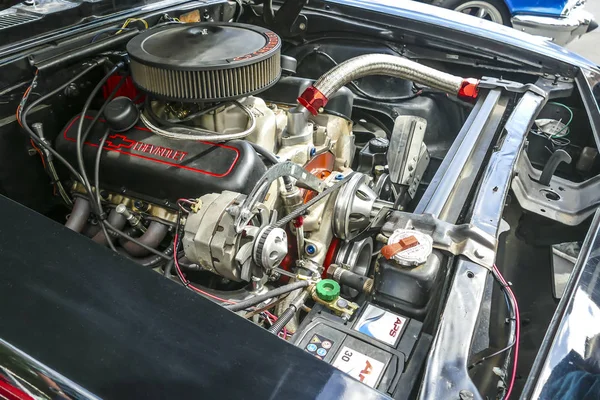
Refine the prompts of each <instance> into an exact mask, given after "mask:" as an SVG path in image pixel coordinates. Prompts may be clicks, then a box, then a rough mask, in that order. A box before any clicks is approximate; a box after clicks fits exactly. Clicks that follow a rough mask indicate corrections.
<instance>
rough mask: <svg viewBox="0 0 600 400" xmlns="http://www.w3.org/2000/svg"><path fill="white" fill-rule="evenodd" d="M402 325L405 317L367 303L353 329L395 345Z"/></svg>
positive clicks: (402, 327)
mask: <svg viewBox="0 0 600 400" xmlns="http://www.w3.org/2000/svg"><path fill="white" fill-rule="evenodd" d="M404 325H406V318H404V317H401V316H400V315H396V314H394V313H391V312H389V311H386V310H382V309H381V308H379V307H376V306H374V305H372V304H369V305H367V308H366V310H365V312H363V314H362V315H361V317H360V319H359V320H358V321H357V322H356V324H355V325H354V330H355V331H359V332H361V333H364V334H365V335H368V336H371V337H372V338H374V339H377V340H379V341H382V342H384V343H387V344H389V345H390V346H395V345H396V343H397V342H398V339H399V338H400V335H401V333H402V330H403V329H404Z"/></svg>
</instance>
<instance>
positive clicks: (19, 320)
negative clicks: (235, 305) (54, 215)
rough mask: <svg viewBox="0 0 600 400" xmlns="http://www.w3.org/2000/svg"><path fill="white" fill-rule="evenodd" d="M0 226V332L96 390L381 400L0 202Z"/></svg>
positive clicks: (150, 275) (175, 288)
mask: <svg viewBox="0 0 600 400" xmlns="http://www.w3.org/2000/svg"><path fill="white" fill-rule="evenodd" d="M0 221H2V224H0V304H2V307H0V321H1V322H0V338H1V339H3V340H5V341H6V342H8V343H10V344H11V345H13V346H15V347H17V348H18V349H20V350H22V351H24V352H26V353H27V354H29V355H30V356H32V357H34V358H35V359H37V360H39V361H40V362H42V363H43V364H45V365H47V366H49V367H51V368H53V369H54V370H56V371H58V372H59V373H61V374H63V375H65V376H68V377H69V378H70V379H71V380H72V381H73V382H77V383H78V384H79V385H81V386H82V387H84V388H86V389H87V390H88V391H89V392H91V393H93V394H95V395H97V396H99V397H104V398H110V399H131V398H143V399H155V398H176V399H182V398H206V399H217V398H218V399H242V398H245V399H271V398H273V399H274V398H277V399H307V398H308V399H312V398H315V399H336V398H344V397H345V396H347V395H349V394H350V393H351V394H352V395H353V396H356V398H360V399H385V398H387V397H385V396H384V395H382V394H380V393H379V392H376V391H375V390H373V389H371V388H369V387H367V386H365V385H363V384H362V383H360V382H358V381H355V380H353V379H351V378H349V377H348V376H347V375H345V374H343V373H341V372H339V371H338V370H336V369H334V368H333V367H331V366H330V365H328V364H326V363H324V362H322V361H319V360H317V359H315V358H314V357H312V356H310V355H309V354H308V353H305V352H303V351H302V350H301V349H298V348H296V347H294V346H293V345H291V344H289V343H287V342H285V341H283V340H281V339H279V338H277V337H276V336H274V335H272V334H270V333H268V332H267V331H265V330H263V329H261V328H260V327H258V326H256V325H254V324H252V323H251V322H249V321H247V320H245V319H243V318H241V317H238V316H236V315H234V314H233V313H231V312H229V311H227V310H225V309H223V308H221V307H220V306H219V305H217V304H214V303H212V302H211V301H209V300H207V299H205V298H202V297H200V296H198V295H195V294H194V293H192V292H190V291H188V290H186V289H185V288H183V287H182V286H181V285H178V284H177V283H174V282H171V281H168V280H167V279H165V278H164V277H162V276H160V275H159V274H156V273H155V272H153V271H150V270H144V269H143V268H141V267H140V266H139V265H136V264H135V263H133V262H130V261H128V260H126V259H124V258H121V257H119V256H118V255H115V254H112V253H111V252H110V251H109V250H108V249H105V248H102V247H99V246H98V245H96V244H94V243H93V242H91V241H90V240H89V239H87V238H85V237H83V236H81V235H79V234H77V233H74V232H71V231H69V230H67V229H66V228H64V227H63V226H61V225H60V224H57V223H56V222H53V221H51V220H49V219H47V218H46V217H44V216H42V215H39V214H36V213H35V212H33V211H31V210H29V209H26V208H25V207H23V206H21V205H19V204H17V203H14V202H12V201H11V200H8V199H6V198H4V197H0ZM0 354H2V353H0ZM6 362H7V360H6V359H5V358H4V359H3V358H0V366H2V365H5V363H6Z"/></svg>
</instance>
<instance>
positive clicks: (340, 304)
mask: <svg viewBox="0 0 600 400" xmlns="http://www.w3.org/2000/svg"><path fill="white" fill-rule="evenodd" d="M335 304H336V305H337V306H338V307H339V308H348V301H347V300H345V299H338V301H337V302H336V303H335Z"/></svg>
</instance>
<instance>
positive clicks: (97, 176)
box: [94, 128, 110, 239]
mask: <svg viewBox="0 0 600 400" xmlns="http://www.w3.org/2000/svg"><path fill="white" fill-rule="evenodd" d="M109 134H110V129H108V128H107V129H106V132H104V135H102V139H100V144H99V145H98V151H97V152H96V159H95V163H94V185H95V187H96V204H97V205H98V210H100V212H103V211H102V195H101V194H100V159H101V158H102V150H104V145H105V144H106V139H108V135H109ZM103 226H104V225H103ZM107 239H108V236H107Z"/></svg>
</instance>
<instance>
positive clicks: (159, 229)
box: [122, 221, 169, 257]
mask: <svg viewBox="0 0 600 400" xmlns="http://www.w3.org/2000/svg"><path fill="white" fill-rule="evenodd" d="M168 230H169V227H168V226H167V225H164V224H161V223H160V222H156V221H154V222H151V223H150V226H148V229H147V230H146V232H144V234H143V235H142V236H140V237H139V238H136V240H137V241H138V242H141V243H143V244H145V245H146V246H149V247H151V248H153V249H155V248H156V247H157V246H158V245H159V244H160V242H162V241H163V239H164V238H165V236H167V232H168ZM122 246H123V248H124V249H125V251H127V253H129V255H132V256H134V257H143V256H146V255H148V253H150V252H149V251H148V250H146V249H144V248H143V247H141V246H139V245H137V244H135V243H133V242H131V241H127V242H125V243H123V244H122Z"/></svg>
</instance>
